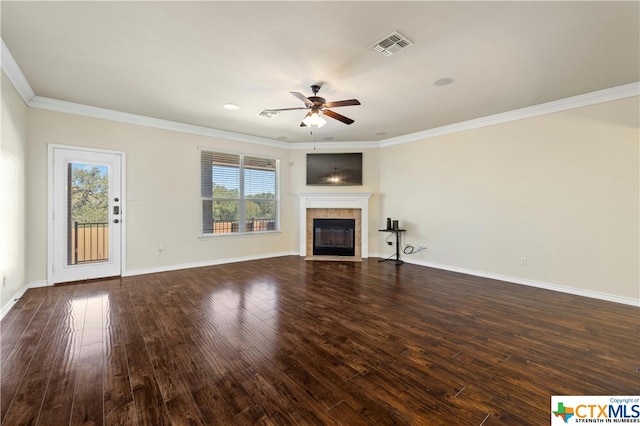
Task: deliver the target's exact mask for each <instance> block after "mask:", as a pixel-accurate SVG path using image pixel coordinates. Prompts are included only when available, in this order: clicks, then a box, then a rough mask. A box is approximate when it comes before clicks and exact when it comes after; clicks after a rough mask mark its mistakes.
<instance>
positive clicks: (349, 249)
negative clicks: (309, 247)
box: [313, 219, 356, 256]
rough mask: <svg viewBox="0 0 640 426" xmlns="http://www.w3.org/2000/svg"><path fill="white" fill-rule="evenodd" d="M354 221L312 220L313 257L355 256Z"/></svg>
mask: <svg viewBox="0 0 640 426" xmlns="http://www.w3.org/2000/svg"><path fill="white" fill-rule="evenodd" d="M355 244H356V221H355V219H313V255H314V256H355Z"/></svg>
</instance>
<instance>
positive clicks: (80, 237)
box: [69, 222, 109, 265]
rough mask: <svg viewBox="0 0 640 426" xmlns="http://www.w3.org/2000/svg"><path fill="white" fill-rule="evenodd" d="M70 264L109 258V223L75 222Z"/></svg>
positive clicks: (100, 260)
mask: <svg viewBox="0 0 640 426" xmlns="http://www.w3.org/2000/svg"><path fill="white" fill-rule="evenodd" d="M70 242H71V253H70V259H69V264H71V265H77V264H79V263H87V262H102V261H105V260H109V224H108V223H80V222H74V223H73V229H72V231H71V241H70Z"/></svg>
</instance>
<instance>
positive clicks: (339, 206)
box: [297, 192, 371, 258]
mask: <svg viewBox="0 0 640 426" xmlns="http://www.w3.org/2000/svg"><path fill="white" fill-rule="evenodd" d="M297 196H298V198H300V256H311V255H312V253H310V252H309V247H310V246H311V244H308V242H310V241H309V240H310V239H311V238H312V236H311V235H312V234H311V229H310V227H309V226H308V221H307V210H310V209H318V211H319V212H321V217H324V218H327V211H326V210H334V209H336V210H339V211H340V210H344V212H345V213H346V215H347V217H349V216H350V215H351V214H352V213H350V211H352V212H353V211H355V212H356V216H358V217H356V227H358V225H357V224H358V222H359V224H360V226H359V228H360V229H359V231H360V232H358V229H356V256H358V254H359V255H360V256H361V257H362V258H367V257H369V231H368V230H369V198H370V197H371V193H370V192H359V193H300V194H297ZM323 210H325V211H323ZM357 211H359V213H360V214H359V215H357ZM340 216H341V217H345V216H344V215H342V214H340ZM357 219H359V221H358V220H357ZM358 235H359V236H360V238H358Z"/></svg>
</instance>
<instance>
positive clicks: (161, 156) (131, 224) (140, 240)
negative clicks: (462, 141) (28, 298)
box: [27, 109, 296, 282]
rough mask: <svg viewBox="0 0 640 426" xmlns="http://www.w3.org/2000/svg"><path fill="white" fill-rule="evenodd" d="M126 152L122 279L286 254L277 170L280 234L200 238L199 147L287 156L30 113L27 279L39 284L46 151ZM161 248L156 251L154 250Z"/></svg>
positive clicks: (286, 203)
mask: <svg viewBox="0 0 640 426" xmlns="http://www.w3.org/2000/svg"><path fill="white" fill-rule="evenodd" d="M49 143H53V144H63V145H73V146H82V147H91V148H101V149H111V150H118V151H124V152H125V153H126V192H127V206H126V212H125V215H126V218H125V221H124V222H123V224H125V226H126V246H127V248H126V269H127V271H126V273H127V274H132V273H134V274H135V273H142V272H150V271H156V270H164V269H172V268H175V267H185V266H196V265H199V264H209V263H215V262H216V261H225V260H229V259H242V258H250V257H256V256H257V257H259V256H264V255H271V254H277V253H283V252H285V253H288V252H290V251H291V250H292V247H291V245H290V243H289V241H290V240H291V233H292V232H293V233H295V232H296V228H295V225H292V221H293V220H295V215H294V214H292V204H291V203H292V201H291V195H290V191H289V188H288V182H289V181H290V178H289V170H288V167H281V169H282V173H281V181H282V182H283V185H282V186H281V208H282V212H281V216H280V220H281V223H282V232H281V233H269V234H256V235H247V236H235V237H219V238H209V239H200V238H199V235H200V233H201V227H202V217H201V216H202V204H201V198H200V151H199V149H198V147H199V146H203V147H210V148H216V149H221V150H225V151H233V152H242V153H247V154H256V155H265V156H268V157H273V158H278V159H279V160H280V161H281V164H282V165H283V166H286V165H287V164H288V162H289V154H290V151H289V150H287V149H279V148H273V147H267V146H260V145H256V144H247V143H242V142H233V141H227V140H221V139H215V138H210V137H205V136H197V135H192V134H185V133H179V132H174V131H168V130H161V129H155V128H150V127H143V126H137V125H132V124H125V123H119V122H113V121H107V120H100V119H94V118H86V117H80V116H75V115H70V114H64V113H59V112H52V111H47V110H41V109H30V110H29V150H28V158H27V163H28V175H29V183H28V185H29V195H28V204H29V212H30V214H29V215H28V227H29V229H30V232H29V233H28V239H27V247H28V250H29V264H28V270H27V280H28V281H29V282H36V281H41V280H45V279H46V277H47V271H46V261H47V257H46V238H47V218H46V211H47V205H46V203H47V196H46V189H47V144H49ZM158 245H162V247H163V251H162V252H159V251H158Z"/></svg>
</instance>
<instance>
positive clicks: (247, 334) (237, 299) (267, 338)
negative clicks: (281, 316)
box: [206, 280, 278, 364]
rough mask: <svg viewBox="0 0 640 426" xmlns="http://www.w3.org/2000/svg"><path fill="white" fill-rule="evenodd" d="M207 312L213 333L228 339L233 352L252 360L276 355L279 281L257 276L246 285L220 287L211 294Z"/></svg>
mask: <svg viewBox="0 0 640 426" xmlns="http://www.w3.org/2000/svg"><path fill="white" fill-rule="evenodd" d="M206 316H207V318H206V321H207V325H208V327H207V328H208V330H209V333H210V334H211V337H213V339H214V340H216V339H218V340H220V339H222V340H226V343H227V344H228V345H230V346H231V349H232V352H231V356H237V355H238V354H239V355H240V356H241V357H242V359H243V360H244V361H246V362H248V363H249V364H253V363H254V362H258V361H261V360H262V361H264V360H268V359H270V358H272V357H273V355H274V354H273V352H274V347H275V345H276V344H277V342H276V339H277V333H276V329H277V326H278V289H277V286H276V285H275V283H273V282H270V281H268V280H255V281H252V282H250V283H247V284H246V285H244V286H236V287H233V288H227V287H224V288H218V289H216V290H215V291H214V292H212V293H211V294H210V296H209V308H208V309H207V310H206ZM219 343H220V342H219V341H218V344H219ZM234 353H235V355H233V354H234Z"/></svg>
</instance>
